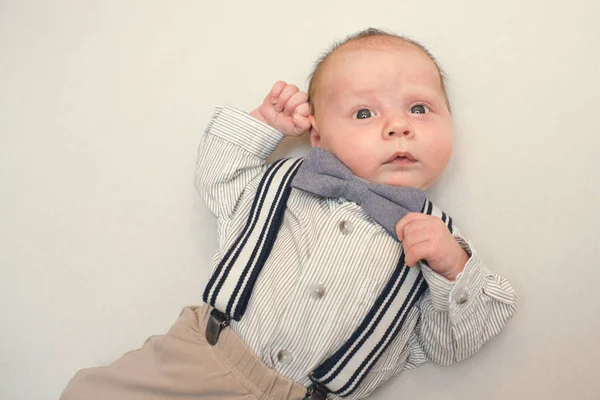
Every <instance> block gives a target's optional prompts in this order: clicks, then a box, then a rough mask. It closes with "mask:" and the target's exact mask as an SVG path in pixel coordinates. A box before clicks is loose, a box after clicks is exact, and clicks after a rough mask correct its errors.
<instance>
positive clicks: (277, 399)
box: [195, 304, 306, 400]
mask: <svg viewBox="0 0 600 400" xmlns="http://www.w3.org/2000/svg"><path fill="white" fill-rule="evenodd" d="M195 311H196V314H197V315H198V322H199V325H200V331H201V332H202V333H203V334H204V332H206V325H207V323H208V318H209V317H210V312H211V307H210V306H209V305H208V304H202V305H201V306H200V307H198V308H197V309H196V310H195ZM213 352H214V354H215V356H216V357H217V359H218V360H219V362H221V364H222V365H223V366H224V367H225V368H226V369H227V370H228V371H229V372H231V374H232V375H234V376H235V378H236V379H237V380H238V381H239V382H240V384H242V385H243V386H244V387H246V388H247V389H248V391H249V392H250V393H252V395H254V396H255V397H256V398H257V399H264V400H267V399H268V400H292V399H296V400H297V399H302V398H304V396H305V395H306V388H305V387H304V386H302V385H300V384H298V383H296V382H294V381H293V380H291V379H289V378H286V377H285V376H283V375H281V374H279V373H278V372H277V371H276V370H274V369H272V368H269V367H268V366H267V365H265V363H263V362H262V360H260V359H259V358H258V357H257V356H256V355H255V354H254V353H253V352H252V350H250V348H248V346H246V344H245V343H244V342H243V341H242V339H240V337H239V336H237V335H236V334H235V332H233V330H232V329H231V328H230V327H227V328H225V329H223V330H222V331H221V334H220V335H219V340H218V342H217V343H216V344H215V345H214V346H213Z"/></svg>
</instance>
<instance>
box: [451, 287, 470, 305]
mask: <svg viewBox="0 0 600 400" xmlns="http://www.w3.org/2000/svg"><path fill="white" fill-rule="evenodd" d="M468 298H469V294H468V293H467V291H466V290H465V289H460V290H459V291H458V292H456V295H455V296H454V299H455V300H456V302H457V303H458V304H465V303H466V302H467V299H468Z"/></svg>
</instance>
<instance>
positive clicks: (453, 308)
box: [404, 233, 517, 369]
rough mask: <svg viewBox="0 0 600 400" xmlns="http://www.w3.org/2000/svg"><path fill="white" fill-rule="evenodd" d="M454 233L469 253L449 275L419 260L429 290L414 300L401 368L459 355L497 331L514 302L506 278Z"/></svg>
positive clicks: (463, 355) (461, 357) (446, 362)
mask: <svg viewBox="0 0 600 400" xmlns="http://www.w3.org/2000/svg"><path fill="white" fill-rule="evenodd" d="M455 239H456V240H457V241H458V243H459V244H460V245H461V247H462V248H463V249H464V250H465V251H466V252H467V254H468V255H469V260H468V261H467V263H466V265H465V268H464V270H463V271H462V272H461V273H460V274H458V276H457V279H456V280H455V281H449V280H448V279H446V278H444V277H443V276H441V275H439V274H437V273H436V272H434V271H433V270H432V269H431V268H429V267H428V266H427V265H425V264H421V270H422V272H423V276H424V277H425V280H426V281H427V283H428V285H429V290H428V291H427V292H425V294H424V295H423V297H422V298H421V300H420V302H419V304H418V307H419V309H420V312H421V315H420V318H419V320H418V322H417V325H416V328H415V330H414V331H413V333H412V336H411V338H410V340H409V343H408V346H409V356H408V359H407V362H406V365H405V367H404V368H405V369H411V368H415V367H418V366H419V365H421V364H423V363H425V362H428V361H431V362H435V363H437V364H441V365H449V364H453V363H457V362H459V361H462V360H464V359H465V358H467V357H469V356H471V355H473V354H474V353H476V352H477V351H478V350H479V349H480V348H481V346H483V344H484V343H486V342H487V341H489V340H490V339H491V338H492V337H493V336H495V335H496V334H498V333H499V332H500V331H501V330H502V328H503V327H504V325H505V324H506V323H507V322H508V320H509V319H510V318H511V317H512V315H513V314H514V312H515V310H516V308H517V296H516V293H515V291H514V289H513V288H512V286H511V285H510V283H509V282H508V281H507V280H506V279H505V278H503V277H502V276H500V275H497V274H494V273H492V272H491V271H489V270H488V269H487V268H486V267H485V265H484V264H483V263H482V262H481V260H480V259H479V257H478V256H477V253H476V252H475V250H474V249H473V247H472V245H471V243H470V242H469V241H468V240H467V239H466V238H464V237H463V236H462V235H460V234H459V233H458V234H457V233H455Z"/></svg>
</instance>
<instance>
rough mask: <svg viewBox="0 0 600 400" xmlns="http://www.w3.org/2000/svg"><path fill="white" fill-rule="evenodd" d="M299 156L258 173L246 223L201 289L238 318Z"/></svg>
mask: <svg viewBox="0 0 600 400" xmlns="http://www.w3.org/2000/svg"><path fill="white" fill-rule="evenodd" d="M301 162H302V159H298V158H296V159H282V160H278V161H276V162H275V163H273V164H272V165H271V166H270V167H269V168H268V169H267V171H266V172H265V174H264V176H263V177H262V179H261V181H260V184H259V187H258V191H257V194H256V196H255V198H254V201H253V203H252V207H251V210H250V215H249V217H248V220H247V221H246V225H245V227H244V229H243V230H242V232H241V233H240V235H239V236H238V238H237V240H236V241H235V243H234V244H233V245H232V246H231V247H230V248H229V250H228V251H227V253H226V254H225V256H224V257H223V259H222V260H221V262H220V263H219V265H218V266H217V268H216V270H215V272H214V273H213V275H212V276H211V278H210V280H209V282H208V284H207V286H206V289H205V291H204V295H203V300H204V302H206V303H208V304H210V305H211V306H213V307H214V308H216V309H218V310H220V311H222V312H223V313H224V314H225V315H226V316H228V317H231V318H233V319H235V320H236V321H239V319H240V318H241V316H242V315H243V314H244V311H245V310H246V306H247V305H248V300H249V299H250V295H251V294H252V289H253V288H254V284H255V283H256V279H257V277H258V274H259V273H260V271H261V269H262V267H263V265H264V263H265V260H266V259H267V257H268V256H269V253H270V252H271V248H272V247H273V244H274V242H275V238H276V237H277V232H278V231H279V226H280V225H281V222H282V220H283V215H284V212H285V206H286V203H287V199H288V197H289V195H290V191H291V186H290V185H289V183H290V182H291V180H292V178H293V177H294V175H295V173H296V171H297V170H298V167H299V166H300V164H301Z"/></svg>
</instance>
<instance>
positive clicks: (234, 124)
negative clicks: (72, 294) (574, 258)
mask: <svg viewBox="0 0 600 400" xmlns="http://www.w3.org/2000/svg"><path fill="white" fill-rule="evenodd" d="M307 132H308V133H309V135H310V142H311V145H312V147H313V148H312V149H311V151H310V152H309V154H308V155H307V157H306V158H304V159H285V160H279V161H277V162H275V163H273V165H271V166H267V165H266V162H265V159H266V158H267V157H268V156H269V155H270V154H271V153H272V152H273V151H274V149H275V148H276V147H277V145H278V144H279V143H280V141H281V140H282V139H283V137H284V136H301V135H303V134H305V133H307ZM451 153H452V119H451V115H450V106H449V102H448V98H447V96H446V91H445V87H444V81H443V78H442V73H441V71H440V69H439V67H438V66H437V64H436V62H435V60H434V59H433V57H432V56H431V55H430V54H429V53H428V52H427V51H426V50H425V49H424V48H423V47H422V46H421V45H419V44H418V43H415V42H413V41H410V40H407V39H405V38H402V37H398V36H396V35H393V34H389V33H386V32H382V31H379V30H374V29H368V30H366V31H363V32H360V33H358V34H355V35H352V36H350V37H348V38H347V39H346V40H344V41H343V42H342V43H339V44H337V45H336V46H334V47H333V49H332V50H331V51H329V52H328V53H327V54H326V55H325V56H324V57H322V59H321V60H320V61H319V62H318V63H317V65H316V68H315V71H314V72H313V74H312V75H311V80H310V85H309V90H308V94H306V93H303V92H302V91H300V90H298V88H297V87H296V86H293V85H288V84H286V83H285V82H277V83H276V84H275V85H274V86H273V88H272V89H271V91H270V93H269V94H268V95H267V96H266V98H265V100H264V101H263V103H262V104H261V105H260V107H258V108H257V109H256V110H254V111H252V112H251V113H250V115H248V114H247V113H244V112H242V111H238V110H236V109H233V108H231V107H223V108H218V109H217V111H216V112H215V114H214V116H213V119H212V120H211V122H210V124H209V126H208V128H207V130H206V133H205V135H204V136H203V138H202V143H201V146H200V149H199V153H198V166H197V177H196V185H197V189H198V192H199V193H200V195H201V196H202V197H203V199H204V200H205V202H206V204H207V205H208V207H209V208H210V209H211V211H213V213H214V214H215V215H216V216H217V220H218V238H219V251H218V253H217V255H216V256H215V258H214V260H213V265H212V268H211V271H212V272H211V277H210V279H209V282H208V285H207V287H206V289H205V291H204V301H205V304H203V305H202V306H200V307H188V308H185V309H184V310H183V312H182V315H181V316H180V318H179V320H178V321H177V323H176V324H175V325H174V326H173V327H172V328H171V330H170V331H169V332H168V333H167V334H166V335H163V336H155V337H152V338H150V339H149V340H148V341H147V342H146V343H145V344H144V346H143V347H142V348H141V349H140V350H137V351H134V352H130V353H127V354H126V355H125V356H123V357H122V358H121V359H119V360H117V361H116V362H115V363H113V364H111V365H110V366H108V367H100V368H92V369H86V370H82V371H80V372H79V373H78V374H77V375H76V376H75V378H73V380H72V381H71V383H70V384H69V386H68V387H67V389H66V390H65V392H64V393H63V397H62V399H64V400H69V399H87V400H94V399H108V398H110V399H123V400H124V399H127V400H133V399H145V400H150V399H175V398H184V397H185V398H188V399H302V398H310V399H325V398H337V397H344V398H348V399H358V398H362V397H365V396H367V395H368V394H370V393H371V392H372V391H373V390H374V389H375V388H376V387H378V386H379V385H380V384H381V383H383V382H384V381H386V380H387V379H389V378H390V377H392V376H393V375H396V374H398V373H400V372H402V371H404V370H407V369H412V368H416V367H418V366H420V365H421V364H423V363H425V362H429V361H431V362H436V363H439V364H442V365H448V364H452V363H456V362H459V361H461V360H463V359H465V358H467V357H469V356H471V355H472V354H474V353H475V352H476V351H477V350H479V349H480V348H481V346H482V345H483V344H484V343H485V342H486V341H488V340H489V339H490V338H492V337H493V336H494V335H496V334H497V333H498V332H500V330H501V329H502V328H503V326H504V325H505V324H506V322H507V321H508V320H509V319H510V317H511V316H512V315H513V313H514V311H515V309H516V296H515V293H514V290H513V289H512V287H511V286H510V284H509V283H508V282H507V281H506V279H504V278H503V277H501V276H499V275H496V274H494V273H492V272H490V271H489V270H488V269H487V268H486V267H485V266H484V265H483V263H482V262H481V260H480V259H479V258H478V256H477V254H476V252H475V250H474V249H473V247H472V246H471V244H470V243H469V241H468V240H467V239H466V238H464V236H462V235H461V234H460V232H459V231H458V230H457V229H456V227H455V226H454V225H453V223H452V219H451V218H450V217H449V216H448V215H446V214H445V213H444V212H442V211H441V210H439V209H438V208H437V207H435V206H434V205H433V204H432V203H431V202H429V200H427V199H426V195H425V192H424V190H426V189H427V188H428V187H430V186H431V185H432V184H433V183H434V182H435V181H436V180H437V179H438V177H439V176H440V175H441V174H442V172H443V171H444V169H445V168H446V166H447V164H448V162H449V159H450V156H451Z"/></svg>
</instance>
